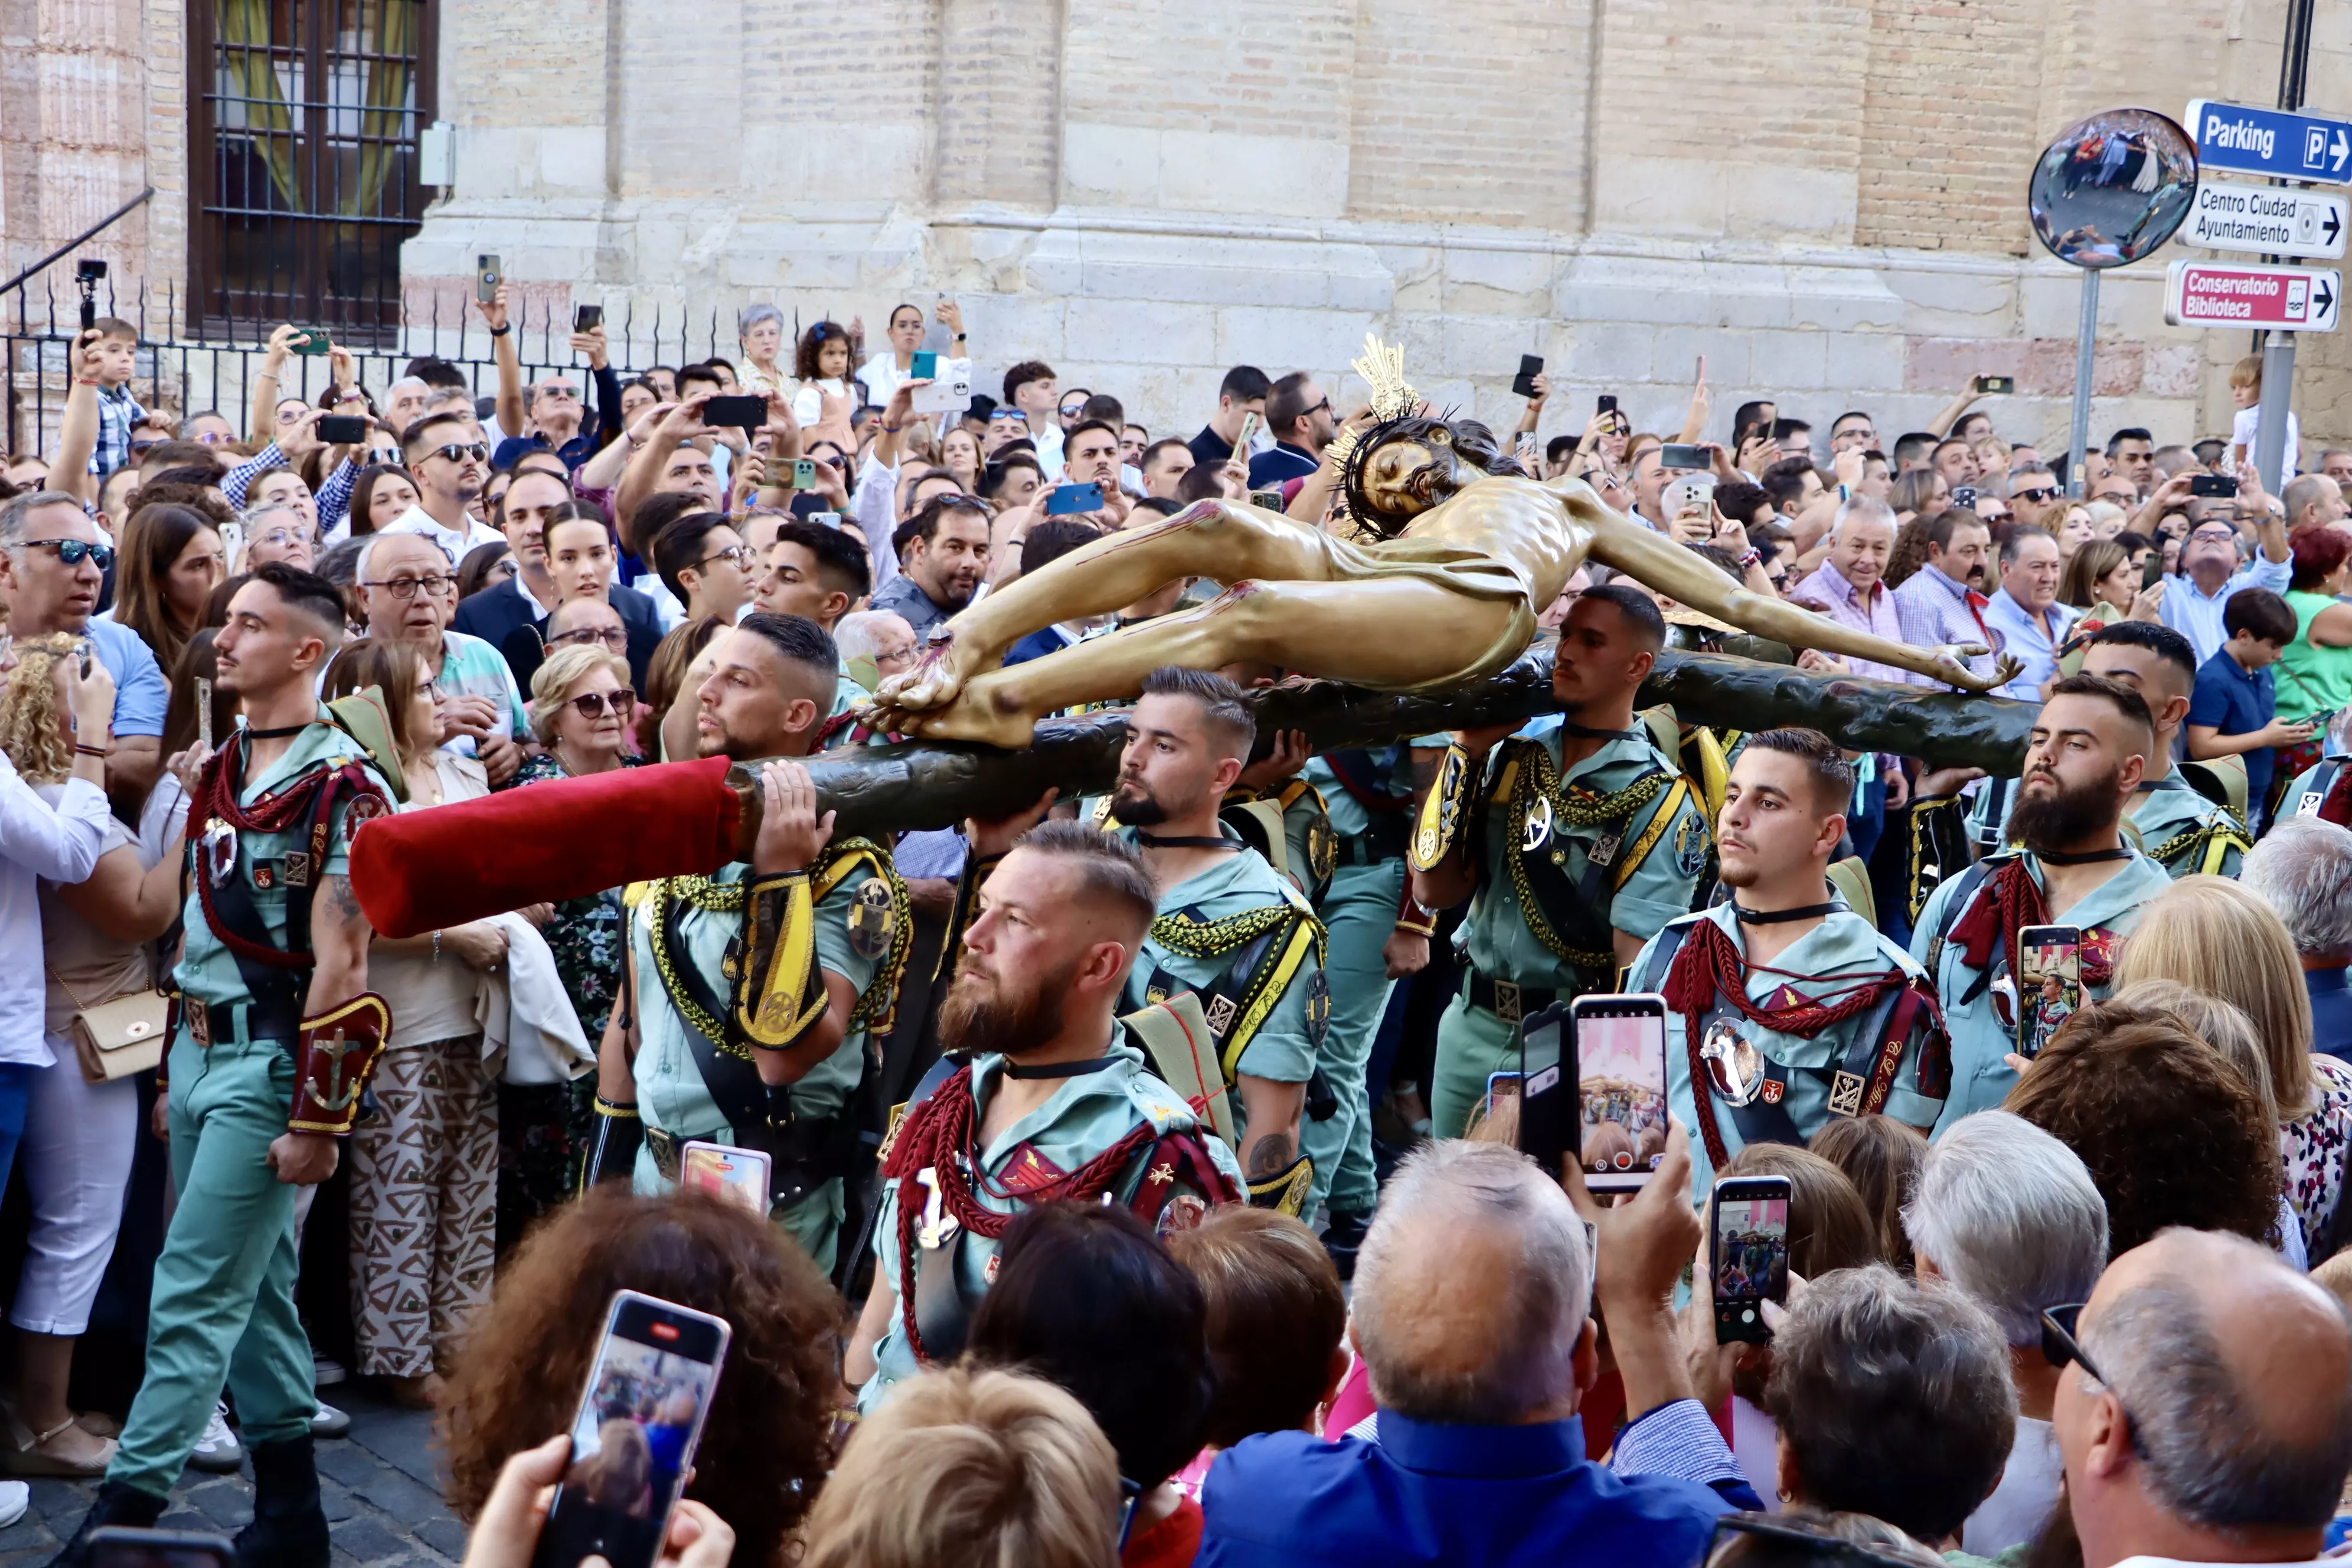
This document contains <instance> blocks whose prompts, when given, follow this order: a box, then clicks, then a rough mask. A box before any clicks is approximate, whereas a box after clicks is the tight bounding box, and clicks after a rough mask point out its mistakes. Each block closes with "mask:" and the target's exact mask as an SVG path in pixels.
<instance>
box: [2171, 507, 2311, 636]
mask: <svg viewBox="0 0 2352 1568" xmlns="http://www.w3.org/2000/svg"><path fill="white" fill-rule="evenodd" d="M2189 519H2190V523H2189V537H2188V538H2187V539H2186V540H2184V541H2182V542H2181V546H2180V562H2179V571H2177V572H2176V573H2174V574H2171V575H2169V576H2168V577H2166V578H2165V580H2164V598H2163V601H2162V603H2161V604H2160V605H2159V606H2158V612H2159V613H2160V614H2161V615H2162V616H2163V617H2164V624H2165V625H2166V626H2170V627H2171V628H2172V629H2173V630H2174V631H2177V632H2179V634H2180V635H2181V636H2182V637H2187V638H2188V639H2189V646H2190V647H2194V648H2195V649H2196V650H2197V662H2198V665H2199V666H2200V668H2201V667H2202V666H2203V665H2204V663H2205V661H2206V660H2207V659H2209V658H2212V657H2213V656H2214V654H2216V653H2217V652H2219V651H2220V650H2221V645H2222V644H2223V643H2225V642H2228V641H2229V640H2230V637H2229V634H2228V633H2227V632H2225V631H2223V630H2222V629H2221V612H2222V610H2223V609H2225V608H2226V607H2227V606H2228V605H2229V603H2230V596H2231V595H2233V594H2235V593H2237V592H2238V590H2240V589H2241V588H2267V589H2269V590H2270V591H2271V592H2272V593H2273V594H2278V595H2284V594H2285V593H2286V590H2287V584H2288V583H2289V581H2290V580H2291V579H2292V578H2293V576H2294V566H2293V561H2294V557H2293V556H2292V555H2291V554H2290V553H2289V552H2288V550H2287V546H2286V524H2285V521H2284V519H2282V518H2281V517H2280V516H2279V515H2278V514H2277V513H2275V512H2273V510H2271V506H2270V498H2269V497H2267V496H2265V495H2264V494H2263V487H2262V483H2261V481H2260V480H2258V479H2255V478H2254V476H2253V469H2252V467H2251V465H2250V466H2249V467H2248V468H2247V470H2246V472H2245V473H2243V474H2242V475H2241V476H2240V477H2239V480H2238V498H2237V500H2236V502H2235V503H2234V505H2233V504H2232V503H2231V502H2229V501H2226V500H2208V501H2191V502H2190V503H2189ZM2233 519H2234V521H2233ZM2241 528H2252V530H2253V531H2254V536H2255V538H2256V539H2257V540H2258V541H2260V542H2261V545H2262V548H2261V550H2260V551H2259V552H2257V553H2256V554H2255V556H2254V558H2253V559H2252V560H2251V561H2249V562H2247V563H2245V564H2244V565H2243V566H2240V565H2239V563H2238V560H2239V557H2238V540H2239V534H2240V530H2241Z"/></svg>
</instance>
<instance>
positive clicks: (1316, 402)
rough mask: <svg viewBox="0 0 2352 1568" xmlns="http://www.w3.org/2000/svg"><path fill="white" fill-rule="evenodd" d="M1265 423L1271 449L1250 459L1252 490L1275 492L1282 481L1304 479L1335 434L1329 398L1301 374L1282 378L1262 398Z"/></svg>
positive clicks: (1309, 376) (1308, 378)
mask: <svg viewBox="0 0 2352 1568" xmlns="http://www.w3.org/2000/svg"><path fill="white" fill-rule="evenodd" d="M1265 423H1266V426H1267V427H1268V428H1269V429H1271V430H1272V431H1273V432H1274V446H1273V447H1272V448H1271V449H1269V450H1267V451H1264V452H1260V453H1258V454H1257V455H1256V456H1255V457H1253V458H1250V464H1249V483H1250V489H1254V490H1267V489H1279V488H1280V487H1281V486H1282V485H1283V483H1284V482H1285V481H1286V480H1289V479H1305V478H1307V475H1309V474H1311V473H1313V472H1314V471H1315V470H1316V469H1317V468H1320V467H1322V465H1323V448H1324V447H1328V446H1329V445H1330V444H1331V437H1333V436H1335V435H1337V434H1338V432H1339V426H1337V425H1336V424H1334V423H1333V422H1332V418H1331V398H1330V395H1329V394H1328V393H1326V392H1325V391H1324V390H1323V389H1322V388H1321V387H1320V386H1318V385H1317V384H1315V378H1314V377H1313V376H1311V375H1308V374H1307V373H1306V372H1305V371H1303V370H1297V371H1293V372H1291V373H1290V374H1288V375H1286V376H1284V377H1283V378H1282V379H1281V380H1280V381H1277V382H1276V383H1275V384H1274V390H1273V391H1271V392H1269V393H1267V394H1266V398H1265Z"/></svg>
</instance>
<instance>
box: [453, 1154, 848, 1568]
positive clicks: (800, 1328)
mask: <svg viewBox="0 0 2352 1568" xmlns="http://www.w3.org/2000/svg"><path fill="white" fill-rule="evenodd" d="M621 1289H631V1290H641V1291H643V1292H645V1293H646V1294H647V1295H649V1296H656V1297H659V1298H660V1299H662V1300H666V1301H674V1302H677V1304H678V1305H680V1306H685V1307H692V1308H694V1309H696V1310H699V1311H705V1312H710V1313H714V1314H716V1315H717V1316H719V1317H721V1318H724V1319H726V1320H727V1321H728V1323H729V1324H730V1326H731V1327H732V1328H733V1330H734V1338H733V1341H732V1342H731V1343H730V1345H729V1347H728V1352H727V1363H726V1366H725V1367H724V1369H723V1370H722V1371H721V1372H720V1373H719V1383H718V1386H717V1389H716V1391H715V1393H714V1394H713V1395H712V1397H711V1402H710V1415H709V1422H708V1425H707V1426H706V1427H705V1429H704V1433H703V1441H702V1444H701V1447H700V1449H699V1451H698V1453H697V1454H696V1456H695V1473H694V1480H693V1484H691V1485H690V1486H688V1488H687V1489H686V1495H687V1496H688V1497H690V1498H693V1499H695V1500H697V1501H698V1502H703V1503H707V1504H709V1506H710V1508H712V1509H713V1510H716V1511H717V1512H718V1514H719V1517H720V1518H721V1519H724V1520H725V1521H727V1522H728V1523H730V1524H731V1525H733V1526H734V1527H735V1532H736V1539H737V1542H739V1545H738V1548H737V1556H736V1561H737V1562H739V1563H761V1564H765V1563H775V1562H776V1561H777V1560H778V1558H779V1556H780V1554H781V1552H782V1547H783V1543H784V1540H785V1538H786V1536H787V1535H789V1534H790V1533H791V1532H792V1531H793V1530H794V1529H795V1528H796V1527H797V1526H798V1525H799V1523H800V1521H801V1517H802V1515H803V1514H804V1513H805V1512H806V1511H807V1510H808V1507H809V1504H810V1502H811V1501H812V1500H814V1498H815V1496H816V1493H817V1489H818V1487H819V1486H820V1485H821V1484H822V1483H823V1481H824V1476H825V1472H826V1471H827V1470H828V1469H830V1468H832V1465H833V1460H834V1454H833V1442H832V1427H833V1412H834V1408H835V1405H838V1404H839V1403H840V1401H841V1397H842V1389H841V1379H840V1375H839V1373H838V1372H837V1371H836V1370H835V1336H836V1335H837V1334H839V1333H840V1332H841V1331H842V1330H843V1327H844V1321H843V1308H842V1304H841V1298H840V1297H839V1296H837V1295H835V1293H834V1290H833V1287H832V1286H831V1285H830V1284H828V1283H827V1282H826V1280H825V1278H824V1275H823V1274H822V1273H820V1272H819V1271H818V1269H817V1268H816V1266H815V1265H814V1263H812V1262H810V1261H809V1259H808V1256H807V1255H806V1254H805V1253H803V1252H802V1251H801V1250H800V1249H799V1248H797V1247H794V1246H793V1244H792V1243H791V1242H790V1241H788V1240H786V1239H785V1238H784V1237H782V1235H780V1234H779V1233H778V1232H777V1231H776V1229H775V1227H774V1226H771V1225H769V1224H768V1223H767V1222H765V1221H764V1220H761V1219H757V1218H755V1217H753V1216H752V1215H749V1214H746V1213H745V1212H744V1211H742V1210H741V1209H740V1208H737V1207H735V1206H733V1205H730V1204H723V1203H721V1202H719V1200H718V1199H716V1198H712V1197H709V1196H706V1195H704V1194H698V1193H679V1194H675V1195H673V1196H670V1197H666V1198H641V1197H637V1196H635V1194H631V1193H630V1192H629V1191H628V1190H627V1189H626V1188H625V1187H618V1186H599V1187H596V1188H594V1189H593V1190H592V1191H591V1192H590V1193H589V1194H587V1195H586V1196H584V1197H583V1198H581V1199H580V1200H579V1201H578V1202H576V1203H572V1204H568V1205H564V1206H563V1207H562V1208H561V1209H559V1210H557V1211H556V1212H555V1213H554V1214H553V1215H550V1216H549V1217H548V1218H547V1219H546V1220H544V1221H543V1222H541V1224H540V1226H538V1227H537V1228H536V1229H535V1230H533V1231H532V1232H531V1234H530V1236H529V1237H526V1238H525V1239H524V1241H523V1244H522V1247H520V1249H519V1250H518V1251H517V1252H516V1254H515V1255H514V1258H512V1260H511V1261H510V1262H509V1264H508V1266H507V1268H506V1270H505V1272H504V1273H503V1274H501V1275H500V1276H499V1282H498V1288H497V1289H496V1291H495V1292H494V1293H493V1294H492V1296H491V1298H490V1304H489V1305H488V1307H487V1308H486V1309H484V1310H482V1311H481V1312H480V1313H479V1314H478V1316H477V1317H476V1318H475V1319H474V1322H473V1326H472V1328H471V1329H470V1330H469V1331H467V1335H466V1338H465V1340H464V1342H463V1343H462V1344H461V1345H460V1346H459V1348H458V1352H457V1358H456V1363H455V1365H454V1367H453V1369H452V1372H451V1375H450V1378H449V1384H448V1388H447V1390H446V1393H445V1394H444V1397H443V1400H442V1405H441V1415H440V1421H439V1426H440V1437H441V1441H442V1444H443V1446H444V1448H445V1450H446V1458H447V1462H448V1466H449V1485H448V1489H447V1495H448V1500H449V1506H450V1508H451V1509H452V1510H454V1511H455V1512H456V1513H457V1515H458V1517H460V1518H462V1519H465V1520H467V1521H472V1520H473V1519H474V1518H475V1517H476V1516H477V1515H478V1513H479V1512H480V1511H481V1507H482V1504H483V1502H484V1501H485V1500H487V1499H488V1497H489V1495H490V1489H491V1487H492V1486H493V1485H495V1484H496V1483H497V1480H498V1477H499V1467H500V1466H501V1465H503V1464H505V1463H506V1461H507V1460H508V1459H509V1458H512V1457H513V1456H514V1455H516V1454H518V1453H520V1451H521V1450H523V1449H525V1448H528V1447H531V1446H532V1445H534V1444H537V1443H541V1442H544V1441H546V1439H547V1437H548V1436H549V1435H550V1434H551V1433H555V1432H560V1431H564V1430H566V1429H568V1428H569V1427H570V1426H571V1425H572V1417H573V1415H574V1413H575V1412H576V1411H577V1409H578V1408H579V1404H580V1391H581V1389H582V1388H583V1386H584V1385H585V1384H586V1383H587V1381H588V1373H589V1368H590V1365H591V1363H592V1362H593V1359H594V1356H595V1353H596V1345H597V1341H598V1338H599V1336H600V1334H601V1331H602V1330H603V1326H604V1317H605V1310H606V1307H607V1305H608V1303H609V1302H610V1301H611V1300H612V1298H613V1293H614V1291H616V1290H621Z"/></svg>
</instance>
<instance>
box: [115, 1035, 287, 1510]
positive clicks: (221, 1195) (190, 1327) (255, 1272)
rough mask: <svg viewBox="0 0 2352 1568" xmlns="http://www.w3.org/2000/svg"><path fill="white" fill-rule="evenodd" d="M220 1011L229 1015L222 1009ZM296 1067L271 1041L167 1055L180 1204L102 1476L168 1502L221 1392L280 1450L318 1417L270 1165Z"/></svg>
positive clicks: (191, 1046)
mask: <svg viewBox="0 0 2352 1568" xmlns="http://www.w3.org/2000/svg"><path fill="white" fill-rule="evenodd" d="M223 1011H224V1012H226V1009H223ZM293 1090H294V1058H293V1057H292V1056H291V1055H290V1054H289V1052H288V1050H287V1048H286V1047H285V1046H284V1045H283V1044H282V1043H280V1042H279V1041H277V1040H240V1041H228V1040H224V1039H219V1038H215V1040H214V1042H213V1044H212V1045H211V1046H210V1047H204V1046H199V1045H197V1044H196V1043H195V1042H194V1040H193V1039H191V1038H189V1037H188V1035H187V1033H186V1031H185V1030H183V1031H182V1032H181V1035H180V1037H179V1039H178V1041H177V1042H176V1043H175V1044H174V1045H173V1047H172V1059H171V1092H170V1094H169V1096H168V1097H167V1100H168V1114H169V1117H170V1124H171V1130H172V1181H173V1186H174V1187H175V1188H176V1190H177V1191H178V1193H179V1204H178V1206H177V1207H176V1208H174V1209H173V1213H172V1228H171V1231H170V1233H169V1234H168V1235H167V1236H165V1237H164V1238H163V1256H162V1257H161V1258H158V1259H157V1260H156V1263H155V1286H154V1293H153V1297H152V1300H151V1302H150V1305H149V1308H148V1319H147V1374H146V1378H145V1381H143V1382H142V1383H141V1384H140V1385H139V1394H138V1397H137V1398H136V1399H134V1400H132V1401H131V1415H130V1418H129V1419H128V1420H126V1421H125V1422H124V1423H123V1425H122V1440H121V1449H120V1451H118V1452H117V1453H116V1455H115V1456H114V1462H113V1463H112V1464H111V1465H110V1466H108V1467H107V1471H106V1479H109V1480H110V1481H125V1482H128V1483H129V1484H131V1486H134V1487H137V1488H138V1489H141V1490H142V1491H146V1492H152V1493H153V1494H154V1495H155V1496H157V1497H164V1496H167V1495H169V1493H170V1491H171V1489H172V1483H173V1481H174V1480H176V1479H179V1475H180V1469H181V1467H182V1466H184V1465H185V1464H186V1463H187V1459H188V1455H189V1453H190V1452H191V1451H192V1450H194V1447H195V1446H196V1439H197V1438H198V1437H200V1436H203V1435H204V1430H205V1422H206V1421H208V1420H210V1419H211V1417H212V1413H213V1405H214V1404H215V1401H217V1400H218V1399H219V1398H220V1395H221V1388H222V1386H223V1384H226V1386H227V1388H228V1393H229V1397H230V1398H231V1399H233V1400H234V1401H236V1413H237V1419H238V1422H239V1424H240V1425H241V1426H243V1428H244V1432H245V1440H246V1441H247V1443H248V1444H253V1443H276V1442H283V1441H285V1440H287V1439H289V1438H293V1437H299V1436H303V1435H304V1434H306V1433H308V1432H309V1431H310V1418H311V1416H312V1415H314V1414H315V1413H316V1412H317V1410H318V1398H317V1395H316V1394H315V1392H314V1390H313V1388H312V1386H311V1371H312V1369H311V1364H310V1338H309V1336H307V1335H306V1334H304V1333H303V1331H302V1321H301V1319H300V1318H299V1316H297V1315H296V1313H295V1310H294V1277H295V1273H296V1269H297V1263H298V1258H297V1257H296V1253H295V1246H294V1200H295V1197H296V1195H297V1194H299V1192H300V1191H301V1189H300V1188H299V1187H296V1186H294V1185H292V1184H289V1183H286V1182H281V1181H279V1180H278V1175H277V1173H276V1172H274V1171H272V1170H271V1169H270V1168H269V1145H270V1144H271V1143H272V1142H275V1141H276V1140H277V1139H278V1137H279V1136H280V1135H282V1134H283V1133H284V1132H285V1131H286V1110H287V1107H288V1106H289V1104H291V1103H292V1096H293Z"/></svg>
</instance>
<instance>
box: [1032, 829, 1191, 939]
mask: <svg viewBox="0 0 2352 1568" xmlns="http://www.w3.org/2000/svg"><path fill="white" fill-rule="evenodd" d="M1013 847H1014V848H1015V849H1029V850H1034V851H1035V852H1036V853H1037V854H1040V855H1047V856H1051V857H1052V858H1055V859H1056V860H1061V861H1066V862H1067V863H1068V864H1069V865H1070V866H1071V867H1072V868H1074V869H1076V872H1077V876H1078V889H1079V892H1080V893H1081V894H1082V895H1086V896H1090V897H1094V898H1098V899H1101V900H1104V901H1106V902H1108V903H1109V904H1111V905H1112V906H1114V907H1115V908H1116V909H1117V910H1118V913H1119V916H1120V918H1121V920H1122V921H1123V923H1125V924H1126V925H1127V926H1128V927H1129V928H1130V929H1131V930H1132V931H1134V933H1135V940H1136V941H1137V942H1141V941H1142V940H1143V933H1144V932H1145V931H1150V929H1151V922H1152V921H1154V920H1157V919H1158V918H1159V915H1160V890H1159V888H1158V886H1157V884H1155V883H1154V882H1153V881H1152V879H1151V871H1150V868H1149V867H1147V866H1145V865H1144V863H1143V852H1142V851H1141V850H1139V849H1138V848H1136V847H1135V846H1134V845H1132V844H1129V842H1128V841H1127V840H1126V839H1124V838H1121V837H1118V835H1117V834H1115V833H1105V832H1104V831H1103V830H1102V829H1101V828H1099V827H1097V826H1094V825H1093V824H1092V823H1087V822H1078V821H1075V820H1073V821H1055V820H1054V819H1052V818H1048V819H1046V820H1045V821H1044V822H1041V823H1039V824H1038V825H1037V826H1034V827H1033V828H1031V829H1030V830H1029V831H1028V832H1026V833H1024V834H1023V835H1022V836H1021V837H1019V838H1017V839H1015V840H1014V841H1013Z"/></svg>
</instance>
